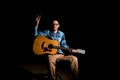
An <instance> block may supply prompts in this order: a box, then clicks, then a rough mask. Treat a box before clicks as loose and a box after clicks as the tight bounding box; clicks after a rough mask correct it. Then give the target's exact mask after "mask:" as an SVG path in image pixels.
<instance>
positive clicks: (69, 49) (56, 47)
mask: <svg viewBox="0 0 120 80" xmlns="http://www.w3.org/2000/svg"><path fill="white" fill-rule="evenodd" d="M53 48H55V49H63V50H68V51H71V48H64V47H58V46H53Z"/></svg>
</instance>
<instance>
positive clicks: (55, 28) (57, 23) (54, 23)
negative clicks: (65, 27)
mask: <svg viewBox="0 0 120 80" xmlns="http://www.w3.org/2000/svg"><path fill="white" fill-rule="evenodd" d="M59 26H60V25H59V22H58V21H57V20H54V21H53V29H54V31H56V30H58V28H59Z"/></svg>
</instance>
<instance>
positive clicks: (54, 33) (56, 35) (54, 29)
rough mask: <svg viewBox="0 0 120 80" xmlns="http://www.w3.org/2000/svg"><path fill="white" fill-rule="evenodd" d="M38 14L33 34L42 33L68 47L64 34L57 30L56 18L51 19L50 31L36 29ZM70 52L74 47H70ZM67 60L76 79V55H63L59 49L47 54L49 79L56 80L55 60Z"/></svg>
mask: <svg viewBox="0 0 120 80" xmlns="http://www.w3.org/2000/svg"><path fill="white" fill-rule="evenodd" d="M40 18H41V17H40V16H37V17H36V22H37V24H36V26H35V36H38V35H42V36H47V37H50V38H51V39H53V40H57V41H58V42H59V46H62V47H65V48H69V46H68V45H67V44H66V40H65V34H64V33H63V32H62V31H60V30H59V27H60V24H59V22H58V20H53V23H52V24H53V27H52V31H51V30H44V31H38V26H39V22H40ZM72 52H75V50H74V49H72ZM58 59H59V60H69V61H70V62H71V70H72V72H73V74H74V77H75V79H76V80H77V79H78V71H79V70H78V60H77V57H76V56H74V55H67V56H65V55H64V54H63V51H62V50H61V49H58V53H57V54H55V55H48V60H49V66H50V75H51V80H56V73H55V72H56V71H55V70H56V65H55V64H56V60H58ZM63 66H64V65H63Z"/></svg>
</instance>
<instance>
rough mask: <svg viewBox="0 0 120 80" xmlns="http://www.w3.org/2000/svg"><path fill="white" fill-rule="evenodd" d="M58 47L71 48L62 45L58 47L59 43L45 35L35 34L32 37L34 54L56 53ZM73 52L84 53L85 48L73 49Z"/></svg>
mask: <svg viewBox="0 0 120 80" xmlns="http://www.w3.org/2000/svg"><path fill="white" fill-rule="evenodd" d="M59 48H60V49H64V50H69V51H71V50H72V49H71V48H69V49H68V48H64V47H59V43H58V41H57V40H52V39H49V38H47V37H45V36H37V37H36V38H35V39H34V43H33V52H34V53H35V54H36V55H43V54H56V53H57V51H58V49H59ZM75 53H81V54H85V50H82V49H75Z"/></svg>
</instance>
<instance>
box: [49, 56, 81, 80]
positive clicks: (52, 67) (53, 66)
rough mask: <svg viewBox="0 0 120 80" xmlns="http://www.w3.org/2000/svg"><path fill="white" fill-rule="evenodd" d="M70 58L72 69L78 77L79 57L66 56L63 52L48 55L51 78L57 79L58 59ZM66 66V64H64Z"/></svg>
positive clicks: (52, 79)
mask: <svg viewBox="0 0 120 80" xmlns="http://www.w3.org/2000/svg"><path fill="white" fill-rule="evenodd" d="M57 59H59V60H69V61H70V63H71V71H72V72H73V74H74V77H75V78H76V79H78V71H79V70H78V60H77V57H75V56H73V55H67V56H64V55H63V54H56V55H48V60H49V66H50V74H51V80H56V71H55V70H56V60H57ZM63 66H64V65H63Z"/></svg>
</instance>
